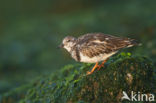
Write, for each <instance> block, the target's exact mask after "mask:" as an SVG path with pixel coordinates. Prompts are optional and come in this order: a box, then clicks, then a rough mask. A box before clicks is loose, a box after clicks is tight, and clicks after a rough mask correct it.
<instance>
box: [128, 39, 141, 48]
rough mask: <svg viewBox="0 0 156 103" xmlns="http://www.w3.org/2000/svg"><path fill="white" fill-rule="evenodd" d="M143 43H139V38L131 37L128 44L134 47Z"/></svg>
mask: <svg viewBox="0 0 156 103" xmlns="http://www.w3.org/2000/svg"><path fill="white" fill-rule="evenodd" d="M141 45H142V44H141V43H139V42H138V41H137V40H135V39H129V42H128V46H127V47H132V46H141Z"/></svg>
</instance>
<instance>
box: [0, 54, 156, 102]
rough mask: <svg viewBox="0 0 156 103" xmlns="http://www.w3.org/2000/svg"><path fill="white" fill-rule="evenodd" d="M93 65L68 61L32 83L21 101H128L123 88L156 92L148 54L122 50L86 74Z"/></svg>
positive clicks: (147, 92) (146, 92)
mask: <svg viewBox="0 0 156 103" xmlns="http://www.w3.org/2000/svg"><path fill="white" fill-rule="evenodd" d="M92 66H93V65H92V64H76V65H67V66H65V67H64V68H62V69H61V70H59V71H58V72H56V73H55V74H52V75H50V76H46V77H43V78H41V79H40V80H38V81H36V82H34V83H33V84H31V86H29V88H28V89H27V93H26V95H24V97H23V98H22V99H21V100H18V102H20V103H126V102H128V101H127V100H123V101H122V100H121V98H122V96H123V91H125V92H126V93H127V94H130V93H131V91H134V92H141V93H144V94H149V93H156V88H155V84H156V80H155V78H156V75H155V71H154V67H153V66H152V63H151V61H150V60H149V59H147V58H145V57H132V56H131V54H130V53H121V54H119V55H116V56H113V57H112V58H111V59H109V60H108V62H107V63H106V64H105V67H104V68H101V69H100V70H99V71H95V72H94V73H93V74H91V75H86V72H87V71H88V70H90V69H91V68H92ZM2 99H3V98H2ZM3 101H4V100H3ZM6 101H7V100H6ZM2 103H7V102H2ZM10 103H11V102H10ZM140 103H144V102H140Z"/></svg>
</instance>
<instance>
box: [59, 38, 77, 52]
mask: <svg viewBox="0 0 156 103" xmlns="http://www.w3.org/2000/svg"><path fill="white" fill-rule="evenodd" d="M75 43H76V38H75V37H72V36H67V37H65V38H64V39H63V41H62V44H61V45H59V47H60V48H65V49H66V50H67V51H68V52H70V50H71V48H72V47H73V46H74V45H75Z"/></svg>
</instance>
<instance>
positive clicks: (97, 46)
mask: <svg viewBox="0 0 156 103" xmlns="http://www.w3.org/2000/svg"><path fill="white" fill-rule="evenodd" d="M134 45H137V42H136V41H135V40H134V39H130V38H122V37H116V36H112V35H108V34H103V33H88V34H85V35H82V36H80V37H79V38H77V39H76V38H75V37H72V36H67V37H65V38H64V40H63V42H62V45H61V46H62V47H63V48H65V49H66V50H67V51H68V52H69V53H70V54H71V56H72V57H73V58H74V59H75V60H76V61H79V62H86V63H97V62H100V61H103V60H104V61H105V62H106V59H108V58H109V57H110V56H112V55H114V54H115V53H117V52H118V50H120V49H122V48H127V47H131V46H134ZM103 64H104V63H103ZM96 66H97V64H96ZM94 69H95V68H94Z"/></svg>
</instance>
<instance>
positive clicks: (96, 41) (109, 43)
mask: <svg viewBox="0 0 156 103" xmlns="http://www.w3.org/2000/svg"><path fill="white" fill-rule="evenodd" d="M128 45H130V39H129V38H120V37H115V36H111V35H106V34H102V33H96V34H86V35H84V36H81V37H80V38H78V43H77V46H78V49H79V50H80V51H81V52H82V53H83V55H86V56H89V57H94V56H98V55H100V54H104V53H106V54H108V53H111V52H115V51H117V50H119V49H120V48H124V47H127V46H128Z"/></svg>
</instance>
